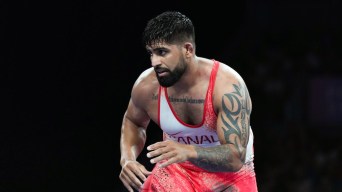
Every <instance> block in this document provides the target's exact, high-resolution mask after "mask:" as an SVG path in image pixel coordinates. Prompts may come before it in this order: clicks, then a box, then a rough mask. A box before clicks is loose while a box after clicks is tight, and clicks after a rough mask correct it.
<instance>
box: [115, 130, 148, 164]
mask: <svg viewBox="0 0 342 192" xmlns="http://www.w3.org/2000/svg"><path fill="white" fill-rule="evenodd" d="M145 141H146V133H145V129H144V128H139V127H132V126H127V127H125V128H124V129H123V131H122V134H121V140H120V151H121V159H120V164H121V165H123V164H124V163H125V162H126V161H135V160H136V159H137V158H138V156H139V154H140V153H141V151H142V150H143V147H144V145H145Z"/></svg>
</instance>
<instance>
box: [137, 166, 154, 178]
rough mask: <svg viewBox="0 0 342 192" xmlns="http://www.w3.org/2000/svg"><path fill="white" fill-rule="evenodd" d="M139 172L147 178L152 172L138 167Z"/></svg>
mask: <svg viewBox="0 0 342 192" xmlns="http://www.w3.org/2000/svg"><path fill="white" fill-rule="evenodd" d="M140 170H141V172H142V173H143V174H144V175H146V176H149V175H151V174H152V172H151V171H148V170H147V169H146V168H145V167H144V166H141V167H140Z"/></svg>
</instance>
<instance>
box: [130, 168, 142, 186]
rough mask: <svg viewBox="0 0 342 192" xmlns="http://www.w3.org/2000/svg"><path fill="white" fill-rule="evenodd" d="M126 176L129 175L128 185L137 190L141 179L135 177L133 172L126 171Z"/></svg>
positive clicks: (140, 184)
mask: <svg viewBox="0 0 342 192" xmlns="http://www.w3.org/2000/svg"><path fill="white" fill-rule="evenodd" d="M127 176H128V177H129V180H130V181H131V182H130V185H131V186H133V187H134V188H135V189H136V190H138V189H139V188H140V187H141V186H142V183H141V181H140V180H139V179H138V178H137V176H136V175H135V172H134V173H133V172H128V173H127Z"/></svg>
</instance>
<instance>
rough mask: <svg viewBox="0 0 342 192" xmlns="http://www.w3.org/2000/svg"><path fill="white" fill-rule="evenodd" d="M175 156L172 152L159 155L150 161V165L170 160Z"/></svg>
mask: <svg viewBox="0 0 342 192" xmlns="http://www.w3.org/2000/svg"><path fill="white" fill-rule="evenodd" d="M175 155H176V153H174V152H167V153H164V154H162V155H159V156H158V157H156V158H153V159H151V163H158V162H159V161H162V160H165V159H166V160H167V159H170V158H172V157H173V156H175Z"/></svg>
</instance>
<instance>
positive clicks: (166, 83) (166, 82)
mask: <svg viewBox="0 0 342 192" xmlns="http://www.w3.org/2000/svg"><path fill="white" fill-rule="evenodd" d="M185 70H186V64H185V63H184V61H183V62H182V63H181V64H180V65H179V67H177V68H175V69H174V70H173V71H168V73H169V74H167V75H166V76H163V77H160V76H159V75H158V74H157V79H158V82H159V84H160V85H161V86H163V87H171V86H172V85H174V84H175V83H176V82H177V81H178V80H179V79H180V78H181V77H182V75H183V74H184V72H185Z"/></svg>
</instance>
